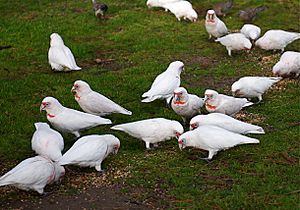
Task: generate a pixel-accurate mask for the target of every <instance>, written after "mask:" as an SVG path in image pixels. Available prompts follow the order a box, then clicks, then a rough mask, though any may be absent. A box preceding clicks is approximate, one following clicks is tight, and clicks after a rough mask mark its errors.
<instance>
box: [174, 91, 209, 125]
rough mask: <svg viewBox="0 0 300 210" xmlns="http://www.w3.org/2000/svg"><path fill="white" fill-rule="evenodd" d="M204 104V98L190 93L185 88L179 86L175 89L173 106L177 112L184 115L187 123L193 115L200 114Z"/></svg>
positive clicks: (183, 117)
mask: <svg viewBox="0 0 300 210" xmlns="http://www.w3.org/2000/svg"><path fill="white" fill-rule="evenodd" d="M203 105H204V101H203V99H202V98H199V97H198V96H196V95H193V94H189V93H188V92H187V90H186V89H185V88H183V87H179V88H176V89H175V90H174V96H173V99H172V102H171V107H172V109H173V110H174V112H175V113H176V114H178V115H179V116H181V117H182V119H183V121H184V122H185V123H188V121H189V120H190V119H191V118H192V117H194V116H195V115H197V114H199V113H200V109H201V107H202V106H203Z"/></svg>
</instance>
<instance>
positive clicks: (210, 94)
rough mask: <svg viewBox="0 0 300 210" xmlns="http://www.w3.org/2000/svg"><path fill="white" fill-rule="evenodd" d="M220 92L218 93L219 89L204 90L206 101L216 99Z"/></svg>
mask: <svg viewBox="0 0 300 210" xmlns="http://www.w3.org/2000/svg"><path fill="white" fill-rule="evenodd" d="M218 94H219V93H218V92H217V91H215V90H210V89H208V90H206V91H205V92H204V95H205V97H204V102H207V101H209V100H213V99H215V98H216V97H217V95H218Z"/></svg>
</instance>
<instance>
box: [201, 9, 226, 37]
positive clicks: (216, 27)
mask: <svg viewBox="0 0 300 210" xmlns="http://www.w3.org/2000/svg"><path fill="white" fill-rule="evenodd" d="M205 28H206V31H207V33H208V35H209V39H211V38H212V37H215V38H219V37H221V36H224V35H226V34H228V29H227V27H226V25H225V23H224V22H223V21H222V20H220V19H219V18H218V17H217V15H216V13H215V11H214V10H208V11H207V13H206V18H205Z"/></svg>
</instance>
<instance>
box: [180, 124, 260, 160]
mask: <svg viewBox="0 0 300 210" xmlns="http://www.w3.org/2000/svg"><path fill="white" fill-rule="evenodd" d="M178 143H179V148H180V149H182V148H185V147H195V148H199V149H203V150H207V151H208V157H207V158H204V159H206V160H211V159H212V158H213V156H214V155H216V154H217V153H218V151H220V150H226V149H229V148H231V147H234V146H237V145H240V144H258V143H259V140H257V139H254V138H250V137H247V136H243V135H240V134H237V133H233V132H230V131H228V130H225V129H223V128H220V127H216V126H212V125H203V126H200V127H198V128H197V129H195V130H192V131H188V132H186V133H184V134H182V135H181V136H180V137H179V139H178Z"/></svg>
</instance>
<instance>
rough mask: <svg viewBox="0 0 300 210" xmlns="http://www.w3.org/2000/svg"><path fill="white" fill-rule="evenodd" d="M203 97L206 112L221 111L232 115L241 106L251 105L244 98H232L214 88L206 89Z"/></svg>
mask: <svg viewBox="0 0 300 210" xmlns="http://www.w3.org/2000/svg"><path fill="white" fill-rule="evenodd" d="M204 95H205V98H204V103H205V108H206V110H207V111H208V112H217V113H223V114H226V115H234V114H235V113H237V112H239V111H240V110H241V109H242V108H244V107H247V106H251V105H253V103H252V102H250V101H248V100H247V99H246V98H234V97H231V96H227V95H223V94H219V93H218V92H217V91H215V90H209V89H208V90H206V91H205V93H204Z"/></svg>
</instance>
